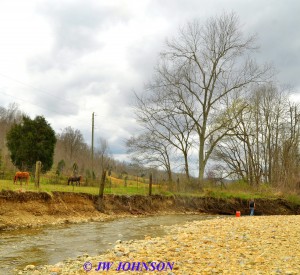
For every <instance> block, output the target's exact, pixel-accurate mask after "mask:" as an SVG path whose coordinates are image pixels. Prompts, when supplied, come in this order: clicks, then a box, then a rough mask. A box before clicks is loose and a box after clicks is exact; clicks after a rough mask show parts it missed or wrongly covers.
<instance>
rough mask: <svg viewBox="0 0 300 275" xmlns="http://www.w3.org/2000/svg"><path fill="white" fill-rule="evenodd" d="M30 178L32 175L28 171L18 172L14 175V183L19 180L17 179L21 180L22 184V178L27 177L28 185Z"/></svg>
mask: <svg viewBox="0 0 300 275" xmlns="http://www.w3.org/2000/svg"><path fill="white" fill-rule="evenodd" d="M29 178H30V175H29V173H28V172H17V173H16V174H15V176H14V184H15V183H16V182H17V180H19V181H20V184H21V185H22V180H23V179H26V185H28V180H29Z"/></svg>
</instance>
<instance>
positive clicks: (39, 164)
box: [34, 161, 42, 188]
mask: <svg viewBox="0 0 300 275" xmlns="http://www.w3.org/2000/svg"><path fill="white" fill-rule="evenodd" d="M41 167H42V162H41V161H37V162H36V163H35V179H34V183H35V187H38V188H39V187H40V176H41Z"/></svg>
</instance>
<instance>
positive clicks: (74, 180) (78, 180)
mask: <svg viewBox="0 0 300 275" xmlns="http://www.w3.org/2000/svg"><path fill="white" fill-rule="evenodd" d="M80 181H81V176H78V177H68V185H69V184H70V182H71V183H72V185H73V182H75V184H76V185H78V186H80Z"/></svg>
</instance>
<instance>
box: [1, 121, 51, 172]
mask: <svg viewBox="0 0 300 275" xmlns="http://www.w3.org/2000/svg"><path fill="white" fill-rule="evenodd" d="M6 138H7V147H8V149H9V151H10V154H11V160H12V162H13V164H14V165H15V166H16V167H18V169H20V170H31V171H33V169H34V166H35V163H36V161H38V160H39V161H41V162H42V171H43V172H46V171H49V170H50V169H51V166H52V164H53V155H54V147H55V143H56V137H55V132H54V130H53V129H52V128H51V126H50V124H49V123H48V122H47V121H46V119H45V118H44V117H43V116H37V117H36V118H35V119H34V120H32V119H30V118H29V117H26V116H24V117H23V121H22V123H21V124H15V125H13V126H12V127H11V129H10V131H9V132H8V133H7V137H6Z"/></svg>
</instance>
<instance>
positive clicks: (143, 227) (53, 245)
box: [0, 215, 216, 274]
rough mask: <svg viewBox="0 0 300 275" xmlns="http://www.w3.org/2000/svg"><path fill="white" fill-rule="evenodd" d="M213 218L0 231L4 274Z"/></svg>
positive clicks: (127, 220)
mask: <svg viewBox="0 0 300 275" xmlns="http://www.w3.org/2000/svg"><path fill="white" fill-rule="evenodd" d="M212 218H216V216H209V215H164V216H148V217H129V218H122V219H118V220H115V221H106V222H91V223H82V224H69V225H58V226H55V227H54V226H51V227H43V228H34V229H21V230H14V231H2V232H1V231H0V274H10V271H9V270H13V269H14V268H24V267H25V266H26V265H29V264H33V265H45V264H55V263H57V262H59V261H62V260H64V259H67V258H75V257H77V256H79V255H82V254H84V253H88V254H90V255H96V254H99V253H104V252H106V250H107V249H109V248H112V247H113V246H114V243H115V242H116V241H117V240H123V241H126V240H134V239H143V238H144V236H145V235H150V236H153V237H157V236H162V235H164V234H166V233H167V232H165V230H164V228H163V227H162V226H161V225H173V224H182V223H184V222H187V221H193V220H204V219H212Z"/></svg>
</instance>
